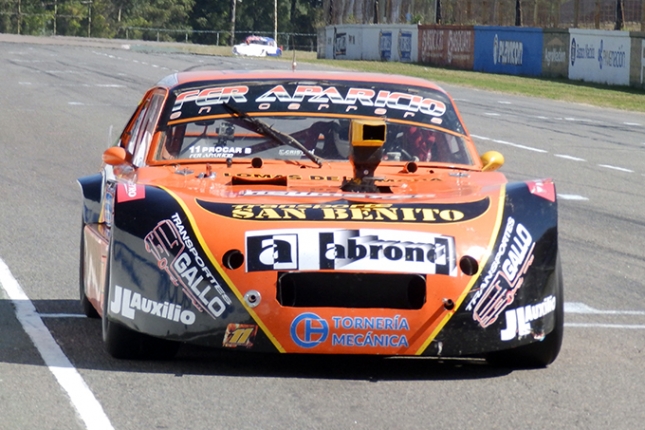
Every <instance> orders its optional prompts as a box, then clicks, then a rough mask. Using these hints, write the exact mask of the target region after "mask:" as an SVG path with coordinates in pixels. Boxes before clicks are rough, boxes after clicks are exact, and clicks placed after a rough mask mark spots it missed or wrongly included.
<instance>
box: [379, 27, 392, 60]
mask: <svg viewBox="0 0 645 430" xmlns="http://www.w3.org/2000/svg"><path fill="white" fill-rule="evenodd" d="M378 50H379V52H380V53H381V61H389V60H390V59H391V58H392V32H391V31H380V32H379V35H378Z"/></svg>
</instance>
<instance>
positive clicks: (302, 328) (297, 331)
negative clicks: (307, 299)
mask: <svg viewBox="0 0 645 430" xmlns="http://www.w3.org/2000/svg"><path fill="white" fill-rule="evenodd" d="M328 336H329V324H327V321H325V320H324V319H323V318H320V317H319V316H318V315H316V314H314V313H311V312H307V313H304V314H300V315H298V316H297V317H296V318H295V319H294V320H293V322H292V323H291V339H293V341H294V342H295V343H296V345H298V346H300V347H302V348H313V347H315V346H318V345H320V344H321V343H323V342H324V341H326V340H327V337H328Z"/></svg>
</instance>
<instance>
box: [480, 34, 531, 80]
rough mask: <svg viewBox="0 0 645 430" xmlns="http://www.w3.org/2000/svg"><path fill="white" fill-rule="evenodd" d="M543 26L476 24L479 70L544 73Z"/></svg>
mask: <svg viewBox="0 0 645 430" xmlns="http://www.w3.org/2000/svg"><path fill="white" fill-rule="evenodd" d="M543 43H544V38H543V34H542V29H541V28H525V27H484V26H475V61H474V65H473V68H474V70H475V71H477V72H486V73H503V74H507V75H523V76H540V75H541V74H542V46H543Z"/></svg>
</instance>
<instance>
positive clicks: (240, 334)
mask: <svg viewBox="0 0 645 430" xmlns="http://www.w3.org/2000/svg"><path fill="white" fill-rule="evenodd" d="M257 332H258V326H256V325H255V324H234V323H232V324H229V325H227V326H226V333H225V334H224V341H223V346H225V347H227V348H237V347H244V348H251V347H252V346H253V341H254V340H255V335H256V334H257Z"/></svg>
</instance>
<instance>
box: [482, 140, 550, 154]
mask: <svg viewBox="0 0 645 430" xmlns="http://www.w3.org/2000/svg"><path fill="white" fill-rule="evenodd" d="M493 142H495V143H501V144H502V145H508V146H514V147H516V148H520V149H527V150H529V151H534V152H540V153H542V154H546V153H548V152H549V151H546V150H544V149H539V148H533V147H532V146H526V145H520V144H519V143H513V142H507V141H505V140H498V139H493Z"/></svg>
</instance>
